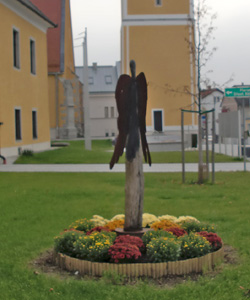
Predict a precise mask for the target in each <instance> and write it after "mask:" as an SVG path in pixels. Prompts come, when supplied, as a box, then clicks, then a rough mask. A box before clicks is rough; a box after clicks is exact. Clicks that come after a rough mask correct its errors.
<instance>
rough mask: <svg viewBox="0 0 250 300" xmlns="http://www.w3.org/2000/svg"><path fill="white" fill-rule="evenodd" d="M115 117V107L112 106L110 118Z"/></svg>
mask: <svg viewBox="0 0 250 300" xmlns="http://www.w3.org/2000/svg"><path fill="white" fill-rule="evenodd" d="M114 117H115V107H114V106H111V107H110V118H114Z"/></svg>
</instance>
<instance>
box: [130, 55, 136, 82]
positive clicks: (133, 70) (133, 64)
mask: <svg viewBox="0 0 250 300" xmlns="http://www.w3.org/2000/svg"><path fill="white" fill-rule="evenodd" d="M129 66H130V71H131V76H132V78H135V67H136V66H135V61H134V60H133V59H132V60H131V61H130V64H129Z"/></svg>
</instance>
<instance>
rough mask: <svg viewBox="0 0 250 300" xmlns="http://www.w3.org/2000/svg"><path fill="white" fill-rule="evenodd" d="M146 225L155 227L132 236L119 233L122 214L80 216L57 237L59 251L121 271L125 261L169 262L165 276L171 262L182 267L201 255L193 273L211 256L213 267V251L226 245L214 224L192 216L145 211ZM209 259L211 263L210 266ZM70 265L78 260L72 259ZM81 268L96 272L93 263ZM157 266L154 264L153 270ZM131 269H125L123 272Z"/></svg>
mask: <svg viewBox="0 0 250 300" xmlns="http://www.w3.org/2000/svg"><path fill="white" fill-rule="evenodd" d="M143 225H144V226H145V227H147V228H151V229H152V230H149V231H147V232H146V233H145V234H144V235H143V236H142V238H139V237H135V236H130V235H123V236H117V234H116V233H115V229H117V228H123V226H124V215H122V214H121V215H117V216H114V217H113V218H112V219H111V220H107V219H104V218H103V217H101V216H97V215H95V216H93V217H92V218H91V219H90V220H88V219H86V218H85V219H80V220H77V221H75V222H74V223H72V224H71V225H70V226H69V228H68V229H65V230H64V232H62V233H61V234H60V235H59V236H57V237H55V251H56V252H57V253H59V254H60V255H66V256H69V257H71V258H74V259H77V261H79V260H82V261H86V263H88V262H93V263H96V262H99V263H100V262H101V263H104V264H103V265H105V266H106V265H107V263H109V264H110V265H115V264H117V265H119V266H120V265H121V267H119V270H120V269H121V270H123V267H122V265H125V264H134V265H138V263H140V264H141V265H144V264H149V265H154V264H155V263H161V264H163V263H164V264H168V265H164V266H165V267H164V266H163V265H162V268H163V271H161V273H162V274H163V275H164V274H165V273H166V272H165V273H164V268H168V269H169V268H170V266H171V262H176V266H177V267H178V268H180V269H181V268H184V267H183V266H182V265H181V264H180V262H182V261H186V260H190V261H191V260H192V259H198V258H200V260H197V261H195V260H193V263H192V264H193V265H192V266H191V267H189V269H190V271H191V272H193V271H197V272H200V270H201V268H202V259H203V258H204V257H205V256H206V257H207V263H206V266H208V267H209V266H210V265H211V264H213V263H214V262H213V259H214V257H215V255H213V253H214V252H216V251H217V252H218V250H219V249H221V248H222V240H221V238H220V237H219V236H218V235H217V234H216V232H215V228H214V226H211V225H209V224H207V223H203V222H200V221H198V220H197V219H196V218H194V217H191V216H181V217H179V218H176V217H174V216H170V215H164V216H158V217H156V216H154V215H152V214H143ZM209 255H210V256H209ZM211 255H212V256H211ZM59 261H60V259H59ZM74 261H75V260H73V262H74ZM204 261H205V260H204ZM209 261H210V262H211V264H209V265H208V262H209ZM59 264H60V263H59ZM69 264H74V263H72V261H71V262H70V263H69ZM196 265H197V266H196ZM64 266H65V262H64ZM166 266H167V267H166ZM158 267H159V266H158ZM172 267H173V264H172ZM177 267H175V268H177ZM79 268H82V269H90V270H92V271H91V273H92V274H93V266H90V265H89V264H86V265H84V266H83V265H82V266H81V267H79ZM141 268H142V267H141ZM104 269H105V268H104ZM153 269H154V268H153V267H152V266H151V270H153ZM127 272H128V271H126V270H125V268H124V272H123V273H125V274H127ZM131 272H132V273H133V271H131ZM145 272H146V273H147V272H148V271H145ZM159 272H160V271H159ZM185 272H186V271H185ZM185 272H184V273H185ZM83 273H84V272H83ZM94 273H95V274H99V273H96V272H94ZM168 273H169V271H168ZM143 274H144V273H143ZM138 275H139V273H138Z"/></svg>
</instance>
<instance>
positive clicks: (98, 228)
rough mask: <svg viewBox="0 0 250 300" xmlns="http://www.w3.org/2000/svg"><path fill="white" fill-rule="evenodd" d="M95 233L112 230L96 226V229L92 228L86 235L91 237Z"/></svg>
mask: <svg viewBox="0 0 250 300" xmlns="http://www.w3.org/2000/svg"><path fill="white" fill-rule="evenodd" d="M94 231H98V232H101V231H110V230H109V229H108V228H105V227H102V226H96V227H94V228H92V229H91V230H89V231H88V232H86V235H90V234H91V233H92V232H94Z"/></svg>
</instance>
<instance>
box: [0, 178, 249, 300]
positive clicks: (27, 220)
mask: <svg viewBox="0 0 250 300" xmlns="http://www.w3.org/2000/svg"><path fill="white" fill-rule="evenodd" d="M187 177H188V178H187V181H188V182H189V183H188V184H185V185H183V184H181V182H180V181H181V174H166V173H163V174H145V197H144V199H145V200H144V202H145V203H144V211H145V212H150V213H153V214H156V215H162V214H173V215H176V216H180V215H193V216H195V217H197V218H198V219H200V220H202V221H207V222H210V223H214V224H216V225H217V227H218V233H219V235H220V236H221V237H222V239H223V240H224V242H225V243H226V244H230V245H232V246H233V247H235V248H236V249H237V251H238V253H239V255H240V263H239V264H238V265H226V266H224V268H223V270H222V272H221V273H219V274H218V275H217V276H216V277H215V278H212V279H211V278H210V277H209V276H203V277H201V278H200V279H199V280H198V281H197V282H192V281H189V280H188V279H187V281H186V283H184V284H181V285H177V286H176V287H174V288H171V289H170V288H165V287H161V288H159V287H157V286H154V285H152V284H151V283H148V284H147V282H138V283H137V284H135V285H132V286H122V285H114V284H111V283H110V281H108V280H107V277H106V278H104V279H100V280H95V279H93V280H92V279H88V278H85V279H83V280H75V279H73V277H69V278H68V279H61V278H59V277H58V276H54V275H46V274H43V273H42V272H40V274H39V275H35V274H34V268H33V267H32V266H31V265H30V262H31V261H32V260H33V259H35V258H37V257H38V256H39V254H40V253H41V252H43V251H45V250H46V249H48V248H51V247H52V245H53V237H54V236H55V235H57V234H58V233H59V232H60V231H62V230H63V229H64V228H66V227H68V226H69V225H70V223H72V221H74V220H76V219H78V218H81V217H87V218H89V217H91V216H92V215H93V214H100V215H102V216H104V217H106V218H111V217H112V216H113V215H115V214H118V213H123V211H124V181H125V174H84V173H74V174H66V173H60V174H59V173H34V174H32V173H0V189H1V201H0V219H1V235H0V253H1V256H0V290H1V294H0V295H1V296H0V299H4V300H12V299H14V300H19V299H20V300H23V299H25V300H26V299H32V300H33V299H39V300H43V299H60V300H78V299H86V300H88V299H90V300H92V299H97V300H98V299H102V300H108V299H116V300H123V299H128V300H130V299H131V300H132V299H142V300H144V299H150V300H156V299H175V300H178V299H181V300H182V299H183V300H184V299H185V300H186V299H188V300H194V299H195V300H196V299H199V300H200V299H201V300H211V299H213V300H223V299H225V300H229V299H230V300H239V299H246V296H247V294H245V295H246V296H244V293H247V292H248V289H250V282H249V278H250V255H249V254H250V239H249V233H250V229H249V228H250V224H249V223H250V218H249V215H250V205H249V182H250V174H249V173H243V172H236V173H218V174H216V180H217V182H216V184H215V185H210V184H206V185H201V186H200V185H196V184H193V183H192V182H194V181H195V180H196V177H197V174H194V173H189V174H188V175H187ZM240 286H242V287H244V288H245V290H242V289H240ZM51 288H53V291H52V292H50V289H51Z"/></svg>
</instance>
